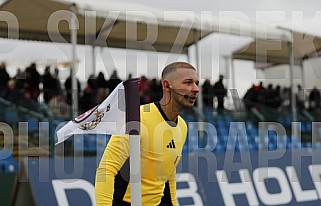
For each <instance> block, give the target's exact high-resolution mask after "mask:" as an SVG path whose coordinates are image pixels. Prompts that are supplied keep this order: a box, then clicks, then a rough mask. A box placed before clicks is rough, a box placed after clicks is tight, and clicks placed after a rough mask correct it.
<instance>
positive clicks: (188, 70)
mask: <svg viewBox="0 0 321 206" xmlns="http://www.w3.org/2000/svg"><path fill="white" fill-rule="evenodd" d="M198 84H199V79H198V75H197V72H196V70H195V68H194V67H193V66H192V65H190V64H188V63H185V62H175V63H172V64H169V65H168V66H166V67H165V68H164V70H163V72H162V88H163V97H162V99H161V100H160V101H159V102H154V103H151V104H146V105H142V106H141V107H140V119H141V131H140V138H141V139H140V152H141V175H142V176H141V185H142V204H143V205H149V206H157V205H163V206H165V205H178V204H177V199H176V166H177V164H178V163H179V161H180V157H181V154H182V149H183V146H184V143H185V140H186V135H187V126H186V123H185V121H184V120H183V119H182V118H181V117H180V112H181V111H182V110H183V109H188V108H192V107H193V105H194V103H195V101H196V98H197V94H198V93H199V88H198ZM95 190H96V203H97V205H130V202H131V197H130V182H129V140H128V136H127V135H113V136H112V137H111V139H110V140H109V143H108V145H107V147H106V150H105V152H104V155H103V157H102V159H101V162H100V164H99V166H98V168H97V172H96V183H95Z"/></svg>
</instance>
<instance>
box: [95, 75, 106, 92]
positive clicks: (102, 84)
mask: <svg viewBox="0 0 321 206" xmlns="http://www.w3.org/2000/svg"><path fill="white" fill-rule="evenodd" d="M96 84H97V88H104V89H106V88H107V81H106V79H105V76H104V73H102V72H99V74H98V76H97V78H96Z"/></svg>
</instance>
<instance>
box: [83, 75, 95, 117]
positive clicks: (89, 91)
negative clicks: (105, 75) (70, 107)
mask: <svg viewBox="0 0 321 206" xmlns="http://www.w3.org/2000/svg"><path fill="white" fill-rule="evenodd" d="M96 91H97V84H96V78H95V76H94V75H93V74H92V75H90V77H89V79H88V80H87V85H86V87H85V89H84V90H83V95H82V96H81V97H80V99H79V109H80V110H81V111H83V112H85V111H88V110H90V109H91V108H93V107H94V106H95V105H96V101H95V98H96Z"/></svg>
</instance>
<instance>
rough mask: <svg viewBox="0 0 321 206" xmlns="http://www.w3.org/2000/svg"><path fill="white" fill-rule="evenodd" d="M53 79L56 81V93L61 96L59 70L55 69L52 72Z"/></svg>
mask: <svg viewBox="0 0 321 206" xmlns="http://www.w3.org/2000/svg"><path fill="white" fill-rule="evenodd" d="M53 78H54V79H55V81H56V93H57V94H58V93H61V94H62V90H61V84H60V79H59V69H58V68H57V67H56V68H55V70H54V74H53Z"/></svg>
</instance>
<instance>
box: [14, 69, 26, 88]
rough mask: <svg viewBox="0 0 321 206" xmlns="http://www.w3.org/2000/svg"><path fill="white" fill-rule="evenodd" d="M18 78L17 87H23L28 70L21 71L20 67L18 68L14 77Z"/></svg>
mask: <svg viewBox="0 0 321 206" xmlns="http://www.w3.org/2000/svg"><path fill="white" fill-rule="evenodd" d="M14 79H15V80H16V88H17V89H23V85H24V82H25V80H26V72H25V71H21V69H20V68H18V69H17V73H16V76H15V77H14Z"/></svg>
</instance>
